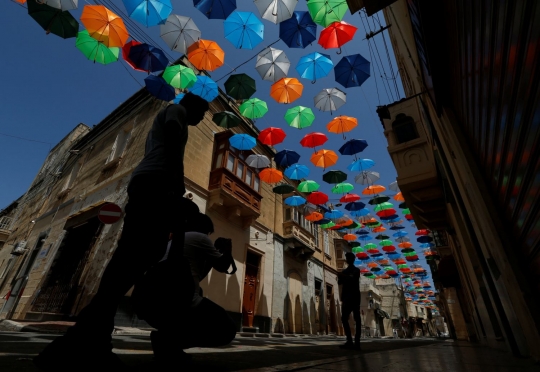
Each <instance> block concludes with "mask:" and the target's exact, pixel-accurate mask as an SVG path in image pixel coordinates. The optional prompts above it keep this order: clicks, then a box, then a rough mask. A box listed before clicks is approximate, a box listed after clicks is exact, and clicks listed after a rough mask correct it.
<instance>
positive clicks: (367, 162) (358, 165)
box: [347, 159, 375, 172]
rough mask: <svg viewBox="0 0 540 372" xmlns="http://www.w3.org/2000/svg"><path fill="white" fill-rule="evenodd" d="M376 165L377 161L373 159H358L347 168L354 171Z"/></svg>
mask: <svg viewBox="0 0 540 372" xmlns="http://www.w3.org/2000/svg"><path fill="white" fill-rule="evenodd" d="M374 165H375V162H374V161H373V160H371V159H358V160H355V161H353V162H352V163H351V164H349V165H348V166H347V169H348V170H350V171H352V172H358V171H360V172H361V171H364V170H367V169H369V168H371V167H373V166H374Z"/></svg>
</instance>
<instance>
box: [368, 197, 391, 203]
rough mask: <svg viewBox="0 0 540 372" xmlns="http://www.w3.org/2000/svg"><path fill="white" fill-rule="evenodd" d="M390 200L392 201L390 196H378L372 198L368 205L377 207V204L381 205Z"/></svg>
mask: <svg viewBox="0 0 540 372" xmlns="http://www.w3.org/2000/svg"><path fill="white" fill-rule="evenodd" d="M388 200H390V198H389V197H388V196H376V197H374V198H372V199H371V200H370V201H369V202H368V203H369V204H371V205H375V204H381V203H384V202H387V201H388Z"/></svg>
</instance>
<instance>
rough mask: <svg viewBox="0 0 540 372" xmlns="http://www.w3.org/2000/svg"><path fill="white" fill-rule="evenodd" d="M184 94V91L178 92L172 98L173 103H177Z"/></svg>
mask: <svg viewBox="0 0 540 372" xmlns="http://www.w3.org/2000/svg"><path fill="white" fill-rule="evenodd" d="M185 95H186V94H185V93H178V94H177V95H176V97H174V99H173V103H176V104H179V103H180V101H181V100H182V98H184V96H185Z"/></svg>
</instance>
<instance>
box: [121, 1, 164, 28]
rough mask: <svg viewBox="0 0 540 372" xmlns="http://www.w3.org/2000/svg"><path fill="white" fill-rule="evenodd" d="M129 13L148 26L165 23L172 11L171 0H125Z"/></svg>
mask: <svg viewBox="0 0 540 372" xmlns="http://www.w3.org/2000/svg"><path fill="white" fill-rule="evenodd" d="M123 2H124V6H125V7H126V10H127V14H128V15H129V16H130V17H131V18H133V19H134V20H136V21H137V22H140V23H142V24H143V25H145V26H146V27H151V26H157V25H161V24H163V23H165V21H166V20H167V17H169V16H170V15H171V13H172V9H173V8H172V4H171V0H123Z"/></svg>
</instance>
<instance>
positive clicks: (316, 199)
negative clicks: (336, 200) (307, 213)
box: [307, 191, 328, 204]
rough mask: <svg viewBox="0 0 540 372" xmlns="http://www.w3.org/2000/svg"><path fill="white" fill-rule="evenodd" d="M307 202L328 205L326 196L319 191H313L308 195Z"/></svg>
mask: <svg viewBox="0 0 540 372" xmlns="http://www.w3.org/2000/svg"><path fill="white" fill-rule="evenodd" d="M307 201H308V202H310V203H312V204H326V203H328V195H326V194H325V193H323V192H320V191H315V192H312V193H311V194H309V195H308V197H307Z"/></svg>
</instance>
